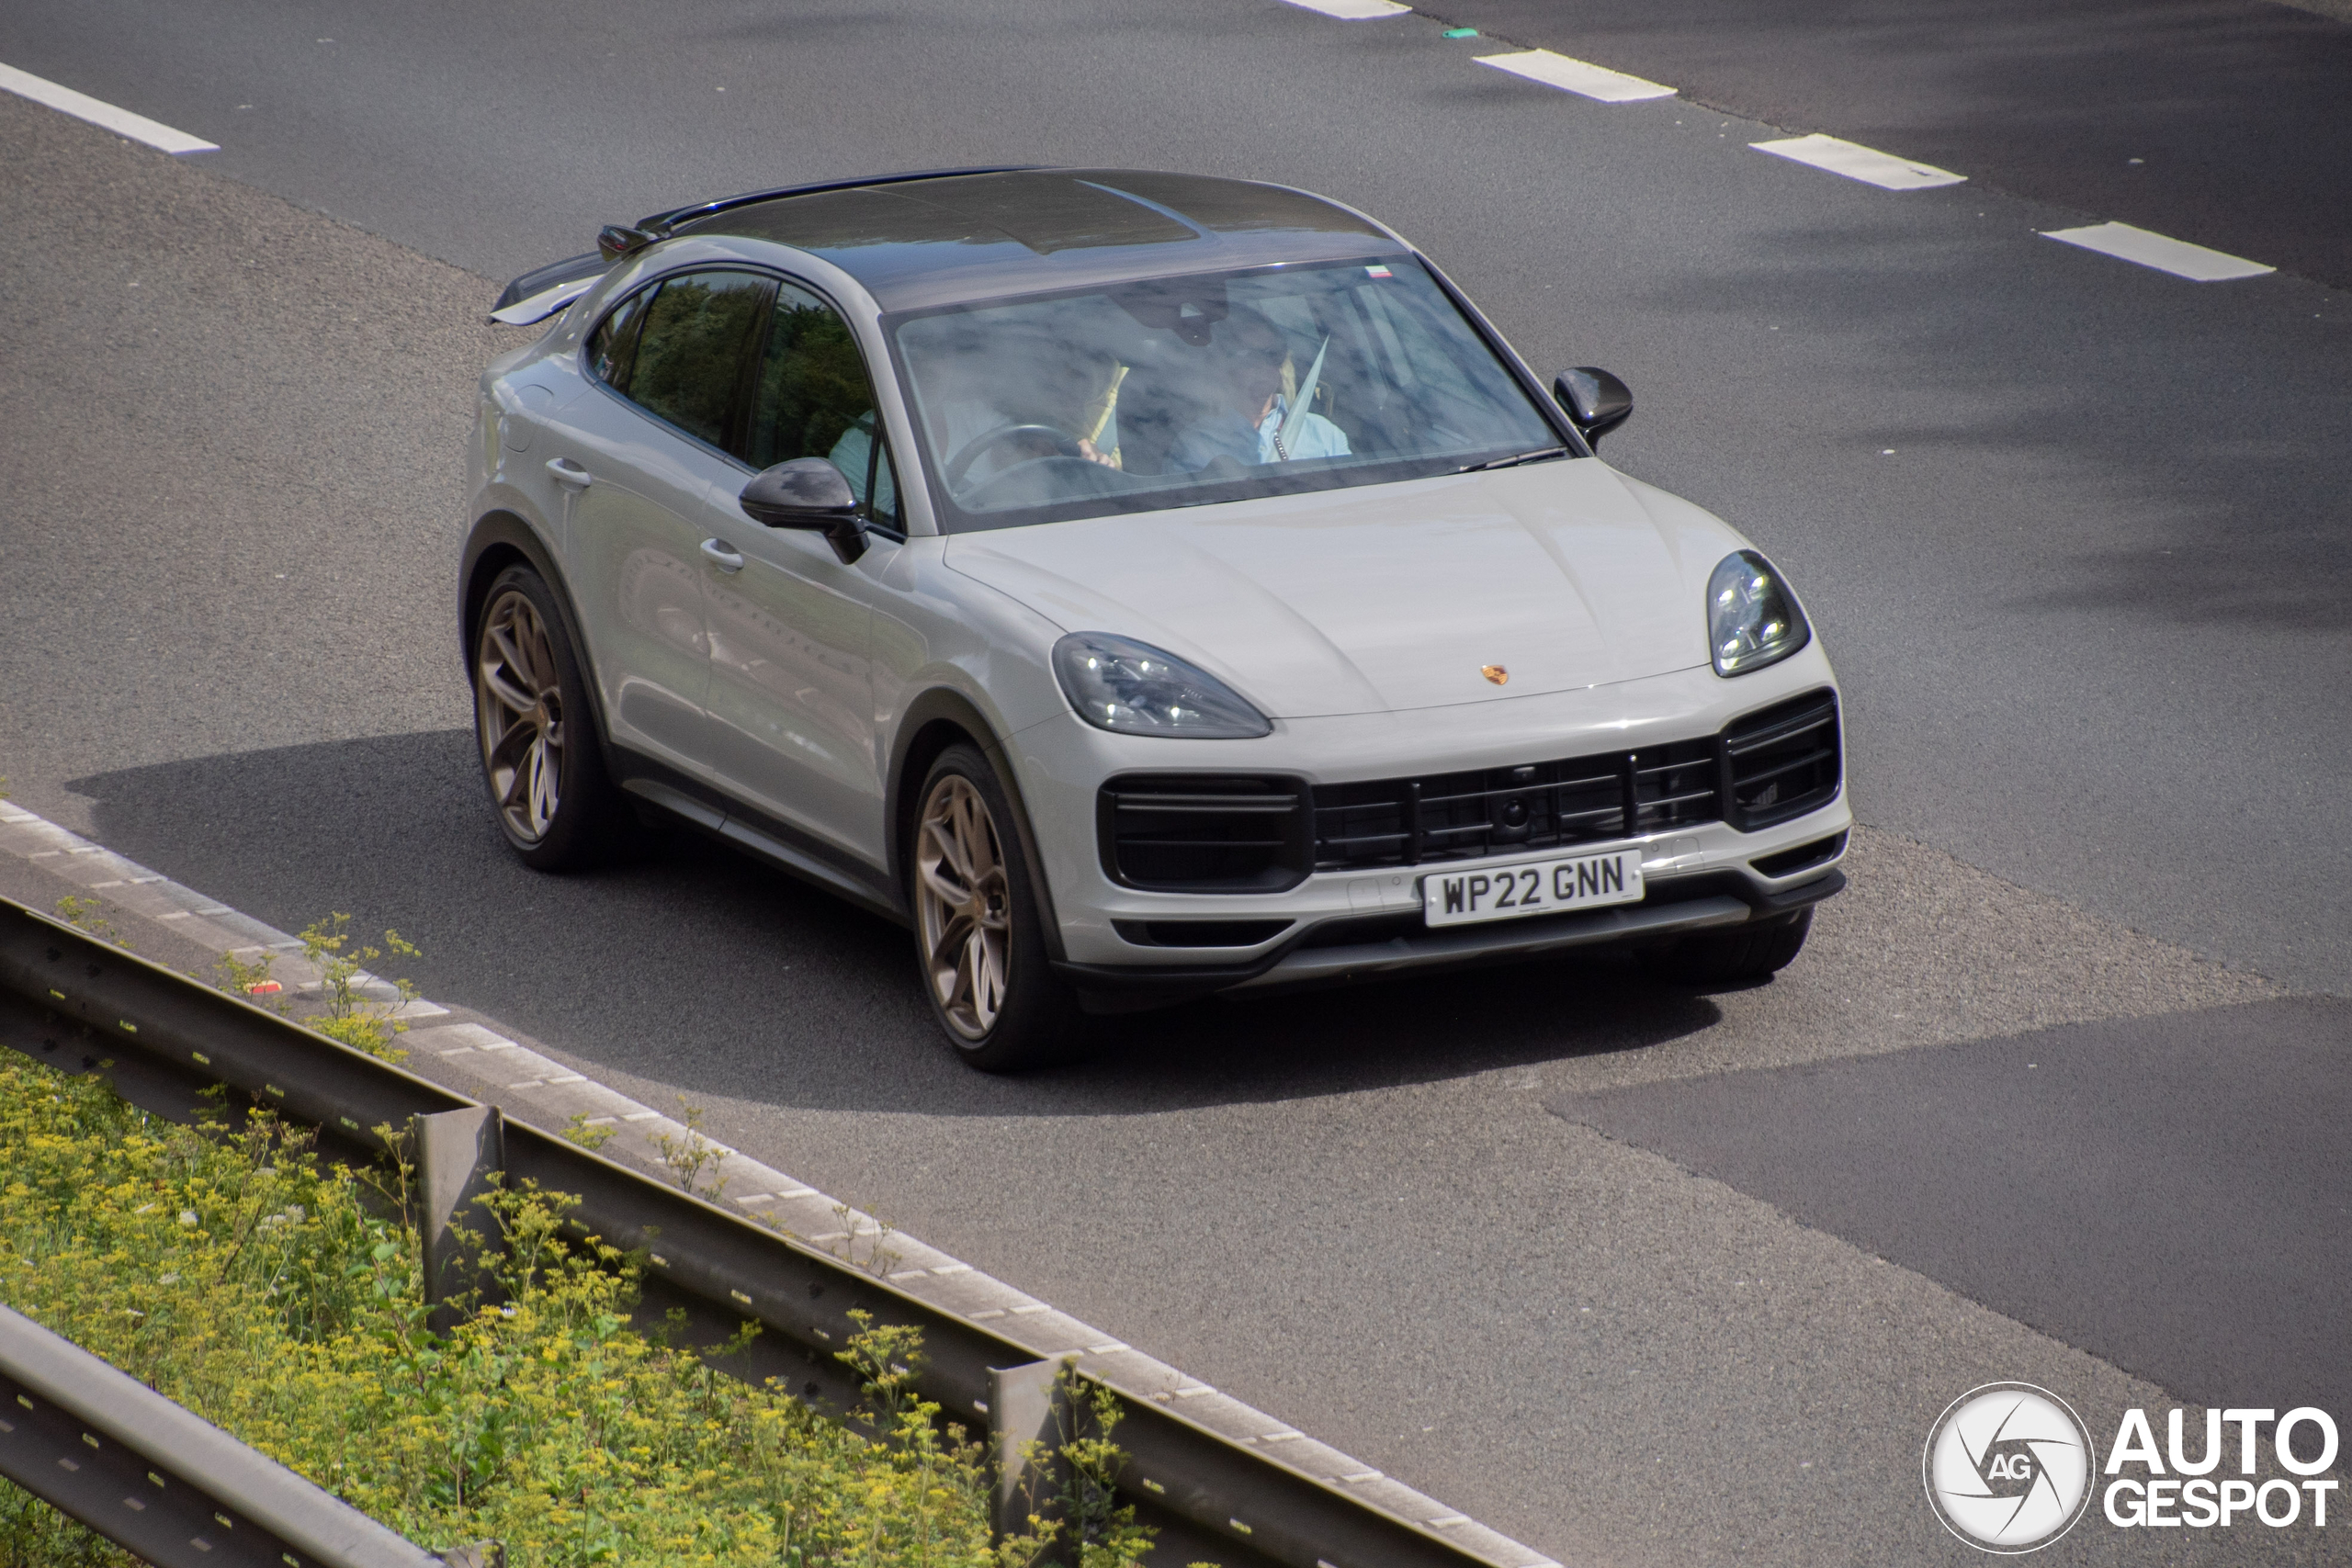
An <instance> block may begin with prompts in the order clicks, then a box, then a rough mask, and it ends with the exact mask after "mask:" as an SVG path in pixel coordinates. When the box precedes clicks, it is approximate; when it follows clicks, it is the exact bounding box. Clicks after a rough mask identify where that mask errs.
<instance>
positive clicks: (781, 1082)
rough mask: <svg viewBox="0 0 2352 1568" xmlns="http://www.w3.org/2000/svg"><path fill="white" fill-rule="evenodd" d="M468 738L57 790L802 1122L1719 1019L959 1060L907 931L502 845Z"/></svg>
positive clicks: (1430, 1018)
mask: <svg viewBox="0 0 2352 1568" xmlns="http://www.w3.org/2000/svg"><path fill="white" fill-rule="evenodd" d="M471 748H472V740H471V737H470V736H469V734H467V733H466V732H464V731H462V730H445V731H430V732H424V733H418V734H410V735H395V736H385V737H379V738H373V739H356V740H347V741H337V742H330V743H322V744H317V745H310V746H298V747H288V748H283V749H277V750H266V751H253V752H242V753H229V754H224V755H220V756H212V757H199V758H192V759H188V760H186V761H175V762H169V763H163V764H158V765H153V766H148V767H141V768H133V769H126V770H123V771H121V772H118V773H104V774H96V775H92V776H89V777H85V778H81V779H76V780H74V781H71V782H70V783H69V784H68V785H67V787H68V788H69V789H71V790H72V791H73V792H74V793H75V794H77V795H83V796H85V797H87V798H88V799H89V800H90V801H91V802H92V814H93V818H94V822H95V827H96V837H97V839H98V840H100V841H101V842H103V843H105V844H107V846H108V847H109V848H111V849H114V850H116V851H118V852H121V853H123V854H126V855H129V856H130V858H132V859H134V860H137V861H140V862H142V863H145V864H146V865H148V866H150V867H152V868H153V869H154V870H156V871H159V872H162V873H163V874H165V875H167V876H170V877H172V878H174V879H175V880H176V881H179V882H181V883H184V884H186V885H187V886H190V887H193V888H197V889H198V890H200V891H202V892H204V893H206V894H209V895H210V896H211V897H217V898H220V899H221V900H222V901H223V902H225V903H227V904H229V905H231V906H232V907H233V908H239V909H242V910H243V911H245V912H246V913H248V914H251V915H254V916H255V917H257V918H258V919H264V920H266V921H268V922H269V923H271V924H272V925H275V926H277V927H279V928H281V929H283V930H286V931H300V930H301V929H302V927H303V926H305V925H307V924H308V923H310V922H311V921H312V920H315V919H318V918H319V917H321V916H322V915H324V914H327V913H329V912H330V911H337V910H340V911H345V912H348V913H349V914H350V915H351V916H352V917H353V920H354V923H355V924H356V926H357V927H359V928H360V929H362V930H366V931H380V930H382V929H383V928H385V927H388V926H389V927H394V928H397V929H398V930H399V931H401V934H402V935H403V936H404V937H406V938H408V939H409V940H411V941H413V942H415V943H416V944H417V946H418V947H419V948H421V949H422V950H423V955H422V956H421V957H420V958H418V959H416V960H415V961H413V963H412V964H409V966H408V967H407V970H406V976H407V977H408V978H411V979H413V980H414V981H415V982H416V983H417V985H418V986H419V987H420V988H421V989H422V991H423V992H424V995H426V996H428V997H431V998H435V999H436V1000H439V1001H443V1002H447V1003H451V1004H457V1005H463V1006H466V1007H469V1008H473V1009H475V1010H479V1011H481V1012H482V1013H484V1014H486V1015H488V1016H490V1017H492V1018H494V1019H496V1020H498V1021H501V1022H502V1023H503V1024H505V1025H507V1026H509V1027H511V1028H514V1029H515V1030H518V1031H520V1032H524V1033H526V1034H528V1035H531V1036H533V1037H534V1038H535V1039H536V1040H537V1041H538V1042H539V1043H543V1044H545V1045H548V1046H550V1047H552V1048H554V1049H555V1050H557V1051H559V1052H560V1053H563V1054H565V1055H569V1056H571V1057H572V1058H573V1059H574V1060H576V1061H578V1062H580V1063H582V1064H583V1065H584V1066H591V1067H599V1066H601V1067H607V1068H611V1069H615V1070H616V1071H617V1072H618V1073H620V1074H623V1075H628V1076H629V1077H636V1078H639V1079H644V1080H651V1081H652V1082H654V1083H658V1084H661V1085H664V1086H668V1087H670V1088H672V1089H676V1090H678V1091H681V1092H684V1093H686V1094H688V1095H689V1096H691V1095H695V1094H708V1095H715V1096H727V1097H730V1098H734V1099H738V1100H748V1101H752V1102H758V1103H766V1104H771V1105H776V1106H779V1107H796V1108H803V1109H810V1110H856V1111H912V1112H918V1113H923V1114H933V1115H982V1116H1005V1115H1012V1116H1024V1115H1028V1116H1070V1115H1078V1116H1085V1115H1105V1114H1112V1115H1115V1114H1126V1113H1136V1112H1145V1111H1166V1110H1173V1109H1180V1108H1183V1107H1187V1106H1195V1105H1208V1104H1220V1103H1234V1102H1249V1101H1263V1100H1287V1099H1297V1098H1304V1097H1310V1096H1318V1095H1329V1094H1340V1093H1347V1092H1350V1091H1353V1090H1359V1089H1376V1088H1382V1087H1386V1086H1390V1085H1395V1084H1400V1083H1410V1082H1427V1081H1434V1080H1440V1079H1446V1078H1453V1077H1462V1076H1464V1075H1466V1074H1473V1073H1479V1072H1486V1071H1491V1070H1494V1069H1497V1068H1503V1067H1511V1066H1524V1065H1529V1064H1532V1063H1537V1062H1544V1061H1553V1060H1557V1059H1560V1058H1563V1057H1568V1056H1576V1055H1591V1054H1595V1053H1601V1052H1613V1051H1627V1050H1639V1049H1642V1048H1644V1047H1645V1046H1650V1045H1655V1044H1658V1043H1663V1042H1666V1041H1668V1040H1673V1039H1677V1038H1679V1037H1681V1036H1684V1035H1687V1034H1690V1033H1692V1032H1697V1031H1700V1030H1703V1029H1706V1028H1709V1027H1711V1026H1713V1025H1714V1024H1715V1023H1717V1022H1718V1021H1720V1020H1721V1017H1722V1014H1721V1011H1720V1010H1719V1009H1717V1007H1716V1006H1715V1004H1714V1003H1713V1002H1712V1001H1710V1000H1708V999H1707V998H1704V997H1702V996H1699V995H1695V994H1693V993H1691V992H1690V991H1688V990H1681V989H1675V988H1672V987H1661V986H1658V985H1656V984H1654V983H1651V982H1649V981H1647V980H1645V978H1644V977H1642V976H1640V975H1639V974H1637V973H1636V972H1634V971H1633V970H1632V969H1631V968H1630V967H1629V966H1627V965H1626V964H1623V963H1622V962H1612V961H1611V960H1610V959H1608V958H1605V957H1585V958H1571V959H1566V960H1561V961H1557V962H1553V963H1546V964H1528V965H1519V966H1513V967H1508V968H1496V969H1487V970H1480V971H1476V972H1472V973H1465V974H1455V975H1448V976H1426V977H1421V978H1414V979H1402V980H1395V981H1385V982H1381V983H1378V984H1372V985H1364V986H1357V987H1343V988H1339V989H1331V990H1324V991H1317V992H1313V993H1307V994H1299V995H1291V996H1285V997H1276V998H1266V999H1263V1000H1254V1001H1248V1002H1226V1001H1222V1000H1216V999H1209V1000H1204V1001H1199V1002H1194V1003H1192V1004H1189V1005H1187V1006H1184V1007H1181V1008H1176V1009H1172V1010H1166V1011H1160V1012H1152V1013H1144V1014H1133V1015H1127V1016H1125V1017H1119V1018H1112V1019H1104V1020H1100V1021H1097V1024H1096V1029H1095V1048H1094V1049H1093V1050H1092V1051H1091V1054H1089V1055H1087V1056H1086V1057H1084V1058H1083V1059H1081V1060H1079V1061H1075V1062H1072V1063H1070V1064H1069V1065H1068V1066H1061V1067H1057V1068H1055V1069H1052V1070H1049V1071H1046V1072H1040V1073H1035V1074H1031V1075H1027V1076H1024V1077H1015V1078H991V1077H985V1076H983V1075H981V1074H978V1073H975V1072H972V1071H970V1070H969V1069H967V1068H966V1067H965V1066H962V1064H960V1063H958V1062H956V1061H955V1060H954V1059H953V1058H952V1056H951V1055H950V1054H949V1052H948V1050H947V1048H946V1047H945V1046H944V1044H943V1043H941V1041H940V1040H939V1038H938V1035H937V1033H936V1031H935V1028H934V1026H933V1022H932V1021H931V1018H930V1016H929V1013H928V1010H926V1008H925V1006H924V1003H923V1001H922V996H921V995H920V993H919V992H918V991H917V989H916V985H917V979H916V976H915V973H914V966H913V965H912V964H910V962H909V956H910V954H909V953H908V938H907V935H906V933H905V932H904V931H900V930H899V929H898V928H896V927H894V926H891V925H890V924H888V922H886V921H883V920H880V919H875V918H873V917H871V916H868V915H865V914H863V913H861V912H859V911H857V910H855V909H853V908H849V907H848V906H846V905H844V904H842V903H841V902H839V901H838V900H836V899H834V898H832V897H830V896H828V895H826V894H823V893H820V892H817V891H815V890H814V889H811V888H809V887H806V886H802V885H800V884H799V883H797V882H796V881H794V880H793V879H792V878H790V877H788V876H786V875H783V874H780V873H776V872H774V871H771V870H769V869H767V868H765V867H763V866H762V865H759V864H756V863H753V862H752V861H750V860H748V859H746V858H744V857H743V856H741V855H740V854H737V853H735V852H732V851H730V850H728V849H725V848H722V847H720V846H718V845H715V844H712V843H709V842H707V841H706V840H702V839H700V838H698V837H696V836H695V835H693V834H691V833H687V832H684V831H680V832H678V833H675V834H673V835H668V836H666V837H664V838H662V839H661V840H657V841H656V842H655V844H654V845H653V846H652V847H651V848H650V849H649V850H647V851H645V852H640V853H639V854H637V855H635V856H633V857H631V858H630V859H628V860H627V861H626V862H624V863H619V864H616V865H613V866H609V867H606V868H605V869H602V870H599V871H595V872H591V873H585V874H577V875H568V876H550V875H545V874H538V873H535V872H532V871H530V870H527V869H526V868H525V867H524V866H522V865H521V864H519V863H517V862H516V861H515V859H514V857H513V856H512V855H511V854H509V853H508V852H507V850H506V848H505V845H504V843H503V841H502V840H501V839H500V837H499V834H498V832H497V829H496V828H495V826H494V825H493V824H492V820H491V816H490V811H489V807H488V806H487V803H486V802H485V801H484V800H483V798H482V790H481V778H480V774H479V772H478V770H477V767H476V764H475V761H474V758H473V755H472V749H471Z"/></svg>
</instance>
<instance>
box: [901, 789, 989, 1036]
mask: <svg viewBox="0 0 2352 1568" xmlns="http://www.w3.org/2000/svg"><path fill="white" fill-rule="evenodd" d="M915 910H916V919H917V921H918V932H919V934H920V935H921V937H922V953H923V967H924V971H925V972H926V973H927V974H929V975H930V976H931V985H932V994H933V997H934V998H936V999H937V1000H938V1003H939V1010H940V1014H941V1016H942V1017H944V1019H945V1020H946V1021H947V1024H948V1027H949V1028H951V1029H953V1030H954V1031H955V1032H956V1033H957V1034H959V1035H961V1036H963V1038H965V1039H966V1040H969V1041H974V1042H977V1041H980V1040H983V1039H986V1038H987V1036H988V1033H989V1031H990V1030H992V1029H994V1028H995V1027H996V1021H997V1015H998V1014H999V1013H1000V1012H1001V1011H1002V1010H1003V1008H1004V1002H1005V995H1006V992H1007V990H1008V988H1009V986H1010V982H1011V978H1012V976H1011V959H1012V942H1011V935H1012V933H1011V926H1012V898H1011V890H1010V888H1009V887H1008V886H1006V882H1005V865H1004V852H1003V848H1002V843H1001V840H1000V838H999V837H998V834H997V826H996V821H995V819H994V818H992V817H991V816H990V815H989V807H988V803H987V802H986V801H984V800H982V799H981V798H980V792H979V791H978V790H977V789H975V788H973V787H972V782H971V780H969V779H967V778H965V777H963V776H962V775H961V774H959V773H945V774H943V775H941V776H940V778H939V779H938V781H937V782H936V783H935V784H933V786H932V790H931V796H930V798H929V799H927V800H925V801H924V802H923V804H922V819H921V821H920V823H919V824H918V826H917V829H916V840H915Z"/></svg>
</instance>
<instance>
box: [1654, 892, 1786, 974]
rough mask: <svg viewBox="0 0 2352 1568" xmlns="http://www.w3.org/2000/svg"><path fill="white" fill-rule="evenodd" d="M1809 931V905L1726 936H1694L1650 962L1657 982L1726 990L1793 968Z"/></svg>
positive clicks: (1720, 933)
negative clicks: (1674, 982)
mask: <svg viewBox="0 0 2352 1568" xmlns="http://www.w3.org/2000/svg"><path fill="white" fill-rule="evenodd" d="M1812 930H1813V909H1812V907H1811V906H1810V905H1808V906H1807V907H1805V908H1802V909H1799V910H1798V911H1797V912H1796V913H1795V914H1793V915H1781V916H1779V917H1777V918H1775V919H1769V920H1759V921H1751V922H1749V923H1748V924H1747V925H1744V926H1734V927H1733V928H1732V929H1731V930H1729V931H1693V932H1691V934H1690V935H1689V936H1686V937H1683V938H1681V939H1680V940H1679V941H1678V942H1675V944H1674V945H1673V946H1672V947H1669V948H1667V949H1665V950H1664V951H1663V952H1660V953H1657V954H1655V955H1654V956H1652V957H1651V959H1650V960H1649V967H1650V971H1651V973H1653V974H1655V975H1657V976H1658V977H1659V978H1660V979H1664V980H1676V981H1680V982H1681V983H1683V984H1685V985H1697V986H1729V985H1737V984H1739V983H1740V982H1742V981H1747V980H1769V979H1770V978H1771V977H1772V976H1775V975H1777V974H1779V973H1780V972H1781V970H1783V969H1786V968H1787V967H1788V966H1789V965H1790V964H1792V963H1794V962H1795V960H1796V956H1797V954H1798V953H1800V952H1802V951H1803V950H1804V939H1805V936H1806V935H1807V933H1809V932H1810V931H1812Z"/></svg>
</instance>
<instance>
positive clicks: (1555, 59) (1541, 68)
mask: <svg viewBox="0 0 2352 1568" xmlns="http://www.w3.org/2000/svg"><path fill="white" fill-rule="evenodd" d="M1478 63H1479V64H1481V65H1491V66H1493V67H1494V68H1495V69H1496V70H1498V71H1508V72H1510V73H1511V74H1512V75H1514V76H1524V77H1526V78H1527V79H1528V80H1529V81H1531V82H1541V83H1543V84H1544V85H1545V86H1547V87H1564V88H1566V90H1567V91H1569V92H1571V93H1580V94H1582V95H1583V96H1586V97H1588V98H1598V99H1600V101H1601V102H1602V103H1604V104H1630V103H1635V102H1638V101H1639V100H1641V99H1643V98H1670V97H1672V96H1674V89H1673V88H1671V87H1665V86H1660V85H1658V84H1657V83H1656V82H1645V81H1643V80H1642V79H1641V78H1640V77H1639V76H1628V75H1626V74H1625V73H1623V71H1611V70H1610V69H1609V68H1608V67H1607V66H1605V65H1594V64H1592V63H1590V62H1587V61H1582V60H1571V59H1569V58H1568V57H1567V56H1566V55H1565V54H1555V53H1553V52H1552V51H1550V50H1548V49H1531V50H1529V51H1526V52H1525V53H1523V54H1482V55H1480V56H1479V57H1478Z"/></svg>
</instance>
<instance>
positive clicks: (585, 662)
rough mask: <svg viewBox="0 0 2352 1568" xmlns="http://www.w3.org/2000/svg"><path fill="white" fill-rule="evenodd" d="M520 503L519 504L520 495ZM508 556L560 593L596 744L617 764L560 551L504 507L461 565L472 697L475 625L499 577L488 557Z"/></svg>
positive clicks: (461, 632) (462, 658)
mask: <svg viewBox="0 0 2352 1568" xmlns="http://www.w3.org/2000/svg"><path fill="white" fill-rule="evenodd" d="M505 488H506V487H503V486H493V487H492V489H491V491H486V492H485V494H484V497H483V499H484V500H485V501H491V500H494V499H496V492H497V491H501V490H503V489H505ZM514 499H515V501H517V502H519V501H520V500H521V497H520V496H515V497H514ZM507 552H512V553H514V554H517V555H520V556H521V557H522V558H524V559H525V560H526V561H528V562H529V563H530V566H531V570H534V571H536V572H537V573H538V574H539V577H540V579H541V580H542V581H545V582H546V583H547V585H548V588H549V589H550V590H551V591H552V592H554V594H555V603H556V613H557V614H558V615H561V616H562V617H563V633H564V636H565V637H569V638H570V639H571V651H572V655H573V657H574V658H576V659H578V660H580V662H581V664H582V667H583V668H582V674H583V675H585V676H586V678H587V683H588V708H589V712H590V713H591V715H592V716H594V719H595V729H596V745H597V747H598V749H599V750H601V751H602V752H603V753H604V757H605V763H606V765H607V766H610V765H611V764H612V762H613V740H612V736H611V734H610V733H609V732H608V731H607V730H606V728H605V713H604V708H603V705H601V704H599V703H598V702H597V701H596V694H597V693H598V692H600V691H602V690H604V688H603V687H602V686H600V685H598V684H597V682H596V669H595V659H596V654H595V649H592V648H591V647H589V646H588V639H587V637H584V636H583V635H582V632H581V629H580V626H581V621H580V611H579V607H578V606H577V605H575V604H572V602H571V585H570V584H568V583H567V582H565V581H564V578H563V573H562V572H561V571H560V570H557V568H556V564H555V560H556V556H555V550H554V549H553V547H550V546H549V545H548V541H547V539H546V537H545V536H543V535H542V534H541V532H540V531H539V529H538V528H537V527H536V526H535V525H533V524H531V523H530V522H528V521H526V519H525V517H524V515H523V514H522V513H520V512H517V511H511V510H508V509H506V508H504V507H498V508H494V509H493V510H491V511H486V512H484V513H481V515H480V516H479V517H476V518H475V519H474V524H473V526H472V527H471V528H469V529H468V530H467V532H466V543H465V547H464V549H463V550H462V551H461V552H460V553H459V555H458V670H459V671H461V672H462V674H463V677H464V680H465V682H466V691H467V693H468V694H469V698H470V695H471V694H472V691H473V657H474V655H473V626H474V617H475V616H476V615H478V614H479V613H480V612H481V603H482V600H483V598H484V597H485V596H487V595H488V593H489V592H490V584H491V581H492V579H493V578H495V577H496V576H497V573H496V572H495V571H492V570H485V565H486V558H489V557H492V556H495V555H502V554H505V553H507Z"/></svg>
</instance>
